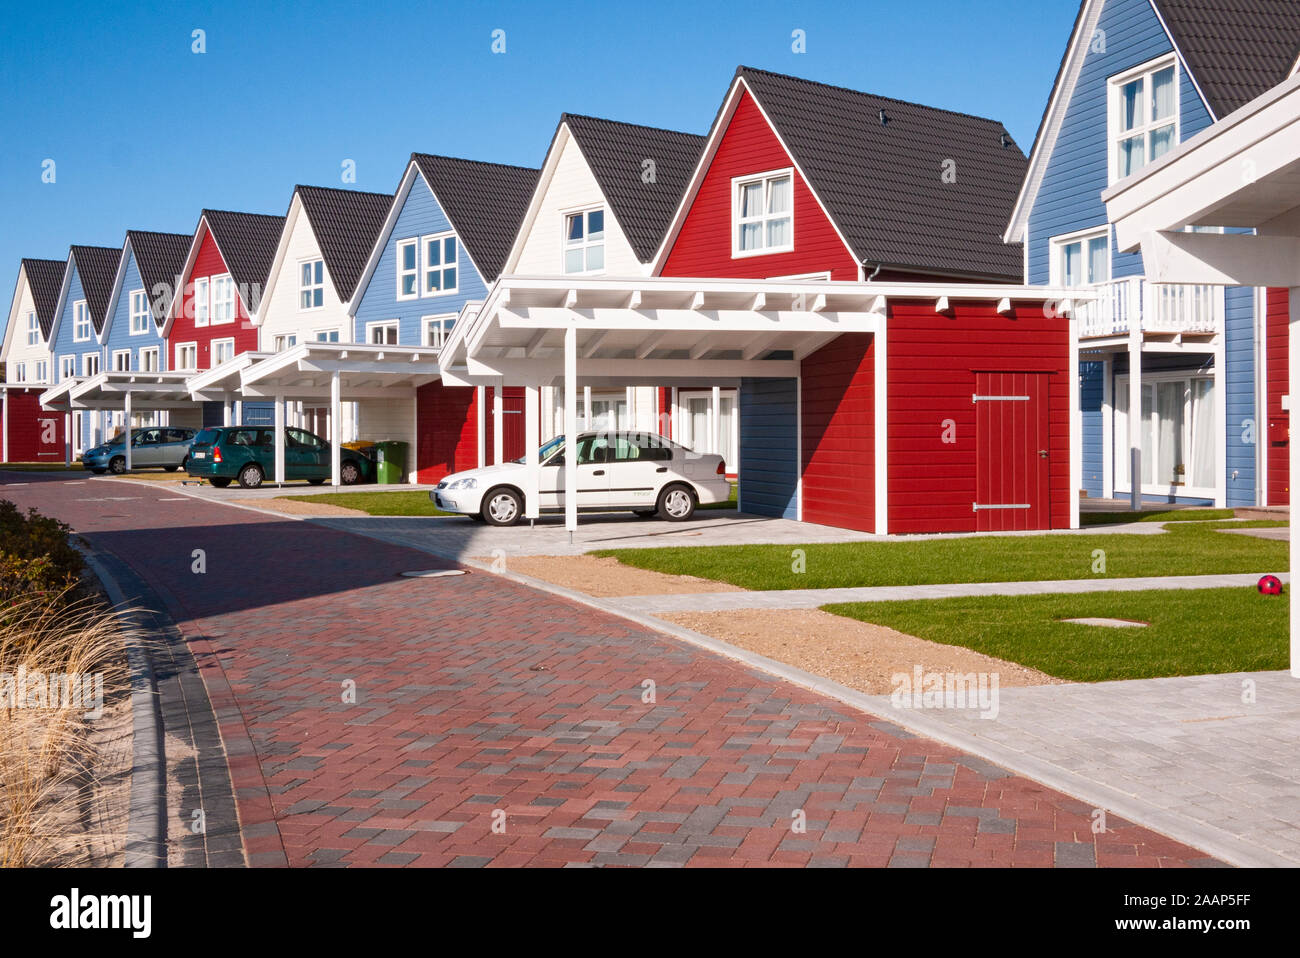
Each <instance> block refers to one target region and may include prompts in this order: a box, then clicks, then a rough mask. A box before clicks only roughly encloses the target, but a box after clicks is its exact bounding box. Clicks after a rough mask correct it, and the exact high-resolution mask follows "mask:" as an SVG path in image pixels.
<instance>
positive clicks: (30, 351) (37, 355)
mask: <svg viewBox="0 0 1300 958" xmlns="http://www.w3.org/2000/svg"><path fill="white" fill-rule="evenodd" d="M35 308H36V306H35V302H34V301H33V299H32V290H31V286H30V285H29V284H28V283H27V280H26V273H24V279H23V281H22V283H20V284H19V290H18V309H17V310H16V311H15V312H13V313H12V314H11V315H10V317H9V323H10V330H9V335H8V336H7V337H6V338H7V339H8V350H7V351H6V354H5V380H6V382H11V383H12V382H16V381H17V380H16V378H15V376H14V367H15V366H16V365H17V364H18V363H26V364H27V381H28V382H35V381H36V364H37V363H38V362H45V363H48V362H49V361H50V349H49V346H47V345H46V343H45V340H43V339H42V340H41V341H40V342H39V343H38V344H37V345H35V346H28V345H27V314H28V313H29V312H32V311H33V310H35ZM46 378H47V379H48V376H47V377H46Z"/></svg>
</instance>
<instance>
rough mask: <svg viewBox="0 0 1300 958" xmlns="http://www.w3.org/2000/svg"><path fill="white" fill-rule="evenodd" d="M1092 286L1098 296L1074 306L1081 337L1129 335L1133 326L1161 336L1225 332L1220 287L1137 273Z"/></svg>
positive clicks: (1207, 336)
mask: <svg viewBox="0 0 1300 958" xmlns="http://www.w3.org/2000/svg"><path fill="white" fill-rule="evenodd" d="M1089 288H1090V290H1091V291H1092V292H1094V293H1095V294H1096V298H1095V299H1091V300H1081V301H1080V302H1079V303H1078V304H1077V305H1076V306H1075V312H1076V314H1077V316H1078V318H1079V338H1080V339H1108V338H1118V337H1125V336H1128V335H1129V333H1130V332H1132V330H1133V329H1134V328H1138V329H1141V330H1142V333H1143V335H1144V336H1146V335H1152V336H1156V337H1161V338H1164V337H1172V338H1181V337H1183V336H1188V337H1193V338H1197V339H1201V338H1209V337H1213V336H1217V335H1219V334H1220V333H1222V332H1223V315H1224V296H1223V290H1224V287H1222V286H1184V285H1170V284H1163V283H1148V282H1147V281H1146V279H1144V278H1143V277H1141V276H1133V277H1129V278H1128V279H1116V280H1111V281H1110V282H1108V283H1098V284H1097V285H1095V286H1092V287H1089Z"/></svg>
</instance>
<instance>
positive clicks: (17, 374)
mask: <svg viewBox="0 0 1300 958" xmlns="http://www.w3.org/2000/svg"><path fill="white" fill-rule="evenodd" d="M9 365H10V368H12V369H13V371H14V382H16V383H25V382H27V364H26V363H10V364H9Z"/></svg>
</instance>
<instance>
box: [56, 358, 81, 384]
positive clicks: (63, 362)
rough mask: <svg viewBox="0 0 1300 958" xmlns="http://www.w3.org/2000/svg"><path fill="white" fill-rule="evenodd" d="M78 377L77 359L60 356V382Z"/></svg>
mask: <svg viewBox="0 0 1300 958" xmlns="http://www.w3.org/2000/svg"><path fill="white" fill-rule="evenodd" d="M76 375H77V357H76V356H60V357H59V381H60V382H62V381H63V380H65V379H71V378H72V377H74V376H76Z"/></svg>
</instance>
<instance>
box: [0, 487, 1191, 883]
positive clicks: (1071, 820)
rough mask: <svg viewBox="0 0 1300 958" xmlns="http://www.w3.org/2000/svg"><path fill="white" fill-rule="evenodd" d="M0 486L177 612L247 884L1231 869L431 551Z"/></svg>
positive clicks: (158, 500) (125, 494)
mask: <svg viewBox="0 0 1300 958" xmlns="http://www.w3.org/2000/svg"><path fill="white" fill-rule="evenodd" d="M0 479H11V480H14V481H21V482H25V483H26V485H22V486H17V487H12V488H8V487H5V486H0V497H4V498H11V499H13V500H15V501H17V502H18V503H19V504H20V505H22V506H28V505H32V506H36V507H37V508H39V509H40V510H41V511H43V512H46V513H48V514H53V515H57V516H59V517H60V518H62V519H64V520H65V521H68V522H71V523H72V524H73V525H74V526H75V527H76V528H77V529H78V531H80V532H82V533H83V534H84V535H86V536H87V538H88V539H89V540H90V541H91V542H92V543H93V545H94V547H95V548H96V549H98V550H107V551H111V552H114V553H116V554H117V555H119V556H120V557H121V558H122V559H124V560H125V561H126V562H128V563H130V564H131V565H132V566H133V567H135V568H136V569H137V570H138V571H139V573H140V574H141V575H142V576H143V577H144V578H145V579H147V580H148V582H149V583H150V585H151V586H152V587H153V588H154V589H155V590H157V592H158V593H159V594H160V595H161V596H163V597H164V599H165V601H166V602H167V603H168V605H169V611H170V612H171V614H172V616H173V617H174V618H175V619H176V620H177V622H178V623H179V625H180V627H181V629H182V630H183V632H184V633H185V635H186V636H187V637H188V638H189V640H190V642H191V644H192V647H193V648H194V650H195V654H196V657H197V658H198V660H199V662H200V663H201V666H202V668H203V669H204V678H205V682H207V684H208V688H209V693H210V695H211V697H212V699H213V704H214V707H216V709H217V710H218V715H219V717H220V719H221V721H222V734H223V738H224V740H225V742H226V745H227V749H228V751H229V752H230V761H231V770H232V777H233V779H234V783H235V786H236V790H237V796H238V805H239V814H240V820H241V824H242V826H243V833H244V839H245V847H246V850H247V851H248V853H249V859H250V862H251V863H252V864H265V865H271V864H283V863H285V862H286V861H287V862H288V864H291V865H338V864H359V865H370V864H381V865H451V866H471V867H472V866H479V865H488V864H491V865H563V864H568V863H590V864H604V865H647V864H650V865H668V866H676V865H683V864H688V865H692V866H697V865H733V866H734V865H745V866H772V865H832V866H834V865H875V866H884V865H893V866H926V865H932V866H969V865H1030V866H1049V865H1062V866H1091V865H1100V866H1154V865H1162V866H1178V865H1187V864H1193V865H1197V864H1200V865H1204V864H1214V863H1213V862H1212V861H1211V860H1210V859H1208V858H1207V857H1206V856H1205V855H1204V854H1203V853H1201V852H1198V851H1196V850H1194V849H1191V848H1188V847H1187V846H1185V845H1182V844H1180V843H1178V842H1175V841H1172V840H1170V839H1167V838H1164V837H1163V836H1160V835H1157V834H1154V833H1152V832H1150V831H1148V830H1146V829H1143V828H1139V827H1137V826H1133V825H1130V824H1128V823H1125V822H1123V821H1119V820H1117V818H1116V817H1115V816H1110V817H1109V825H1110V828H1111V830H1110V831H1109V832H1108V833H1107V834H1104V835H1101V836H1094V835H1093V834H1092V833H1091V828H1090V825H1091V812H1092V809H1091V808H1090V807H1088V806H1086V805H1084V804H1083V803H1081V802H1078V801H1075V800H1073V799H1070V798H1068V797H1066V796H1064V795H1061V794H1059V793H1057V792H1053V791H1051V790H1050V789H1047V788H1045V787H1043V786H1041V785H1038V784H1037V783H1035V782H1032V781H1029V780H1027V779H1024V778H1021V777H1019V776H1015V775H1011V774H1010V773H1008V772H1006V771H1004V770H1002V769H999V768H996V767H994V766H991V765H989V764H987V763H985V762H983V761H981V760H979V759H976V758H972V757H968V756H964V755H962V754H961V753H960V752H958V751H956V750H954V749H951V748H948V747H946V746H943V745H940V744H938V743H935V742H932V741H928V740H925V739H921V738H918V737H915V736H911V735H908V734H906V733H904V732H902V731H901V730H899V729H897V728H895V727H893V726H890V725H888V724H887V723H885V722H883V721H881V720H879V719H877V718H875V717H873V716H869V715H865V714H862V713H858V712H855V711H854V710H852V709H849V708H847V707H845V706H843V705H841V704H839V703H836V702H834V701H831V700H828V699H824V698H821V697H819V696H818V695H816V694H813V693H811V692H807V691H805V690H802V689H799V688H796V687H793V686H789V685H786V684H784V683H782V682H780V681H778V680H776V679H773V678H771V677H768V676H765V675H763V674H761V673H757V672H754V671H752V670H750V669H748V668H746V667H744V666H741V665H738V664H736V663H734V662H731V661H728V660H725V659H721V658H718V657H715V656H712V655H710V654H707V653H704V652H702V651H698V650H696V649H694V648H692V647H690V646H686V645H683V644H681V643H679V642H677V641H676V640H673V639H670V638H667V637H665V636H662V635H659V634H656V633H653V632H647V631H644V630H641V629H639V628H636V627H633V626H631V625H629V624H628V623H625V622H623V621H621V620H618V619H614V618H609V617H605V616H603V615H600V614H597V613H595V612H593V611H591V610H589V609H585V608H583V607H581V606H578V605H575V604H571V603H568V602H565V601H562V600H559V599H556V598H553V597H551V596H549V595H545V594H541V593H537V592H534V591H532V590H529V589H527V588H524V587H521V586H517V585H514V584H513V583H510V582H506V581H504V580H500V579H497V578H494V577H492V576H490V575H486V574H482V573H473V574H470V575H468V576H464V577H452V578H435V579H404V578H400V577H398V575H397V574H398V573H399V572H401V571H403V570H410V569H426V568H429V567H431V566H432V565H435V564H436V562H437V560H434V559H431V558H430V556H429V555H427V554H425V553H418V552H415V551H411V550H407V549H404V548H400V547H396V546H389V545H385V544H383V543H379V542H376V541H374V540H369V539H362V538H358V537H355V536H351V535H349V534H347V533H343V532H339V531H336V530H333V529H328V528H325V527H322V526H319V525H315V524H311V523H306V522H292V521H283V520H278V519H276V518H275V517H271V516H264V515H260V514H255V513H252V512H249V511H245V510H239V509H234V508H229V507H225V506H220V505H216V504H210V503H206V502H200V501H197V500H193V499H184V500H181V501H170V500H172V499H173V497H174V496H175V493H174V492H169V491H163V490H156V489H153V488H150V487H146V486H143V485H138V484H128V483H120V482H111V481H88V482H79V483H77V482H69V481H68V480H65V479H61V478H58V479H55V478H47V477H28V476H23V477H19V476H15V475H13V474H9V475H7V476H0ZM195 549H203V550H205V552H206V563H207V571H206V573H204V574H196V573H194V572H193V571H192V564H193V561H194V560H193V558H192V554H193V550H195ZM646 680H652V681H653V682H654V683H655V693H656V702H655V703H654V704H645V703H643V701H642V697H643V694H644V688H643V683H644V682H645V681H646ZM349 682H355V684H356V698H357V701H356V704H348V703H345V702H344V701H343V695H342V690H343V689H344V687H345V683H349ZM249 743H251V748H250V747H249ZM800 813H801V814H802V816H803V817H806V825H807V827H806V832H804V833H798V832H796V831H795V830H794V828H793V827H792V826H793V825H794V823H795V821H796V817H797V816H799V815H800ZM502 822H503V823H504V831H503V832H501V831H499V830H494V825H499V824H500V823H502Z"/></svg>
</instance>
